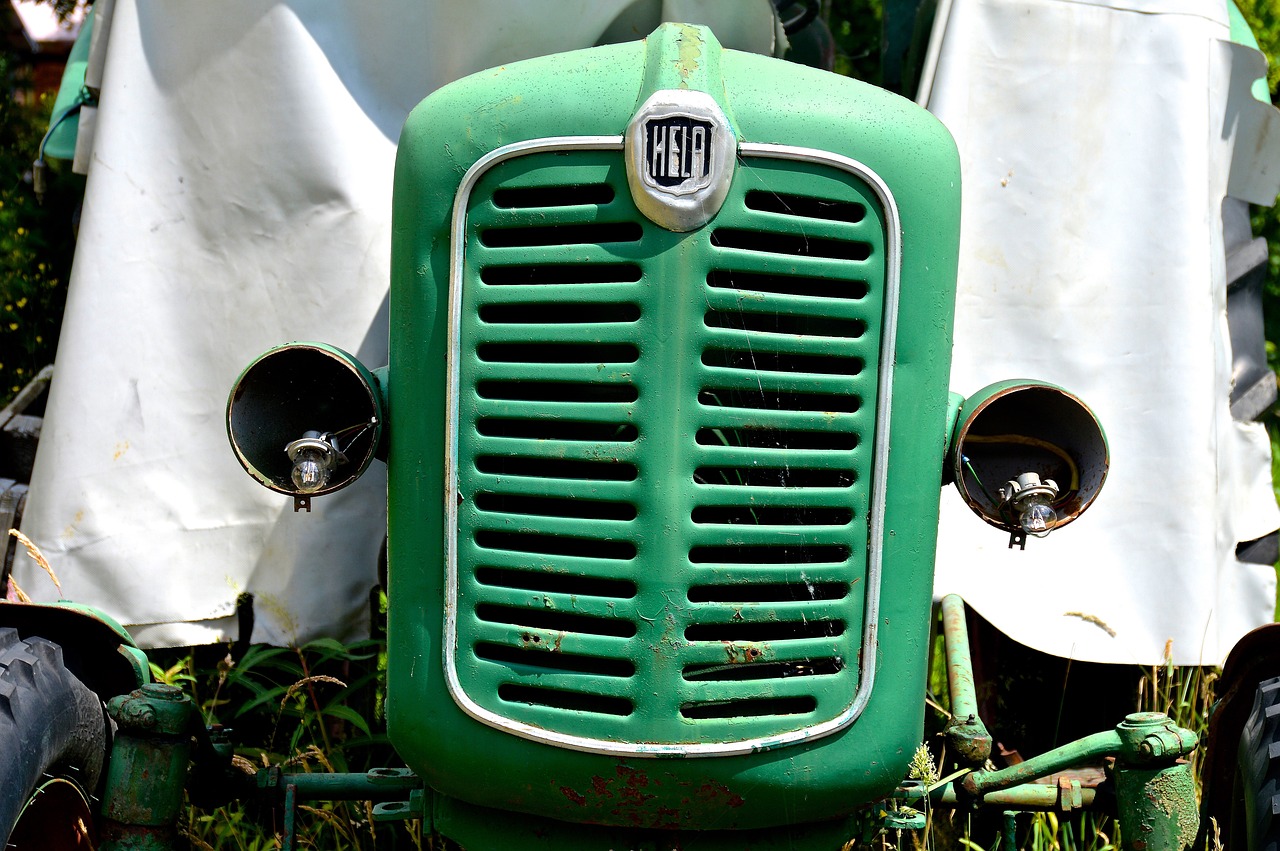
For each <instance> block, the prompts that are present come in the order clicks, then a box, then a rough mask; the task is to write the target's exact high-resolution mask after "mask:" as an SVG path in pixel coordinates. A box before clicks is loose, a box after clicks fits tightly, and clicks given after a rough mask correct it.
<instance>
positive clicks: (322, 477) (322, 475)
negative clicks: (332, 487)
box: [284, 431, 346, 494]
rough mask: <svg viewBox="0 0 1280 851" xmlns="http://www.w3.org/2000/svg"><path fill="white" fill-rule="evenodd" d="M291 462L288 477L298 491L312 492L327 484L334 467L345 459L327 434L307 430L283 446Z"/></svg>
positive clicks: (321, 488)
mask: <svg viewBox="0 0 1280 851" xmlns="http://www.w3.org/2000/svg"><path fill="white" fill-rule="evenodd" d="M284 451H285V452H287V453H288V455H289V460H290V461H292V462H293V470H292V471H291V473H290V478H292V479H293V486H294V487H296V488H297V489H298V492H299V493H303V494H312V493H315V492H317V491H320V490H323V489H324V487H325V485H327V484H329V479H330V477H332V475H333V471H334V469H335V468H336V467H337V466H338V464H340V463H341V462H343V461H345V460H346V459H345V458H344V457H343V456H342V453H341V452H339V451H338V447H337V446H336V445H334V443H333V442H332V441H331V440H330V439H328V435H325V434H322V433H321V432H318V431H308V432H306V433H305V434H303V436H302V437H300V438H298V439H297V440H295V441H293V442H292V443H290V444H289V445H288V446H286V447H285V448H284Z"/></svg>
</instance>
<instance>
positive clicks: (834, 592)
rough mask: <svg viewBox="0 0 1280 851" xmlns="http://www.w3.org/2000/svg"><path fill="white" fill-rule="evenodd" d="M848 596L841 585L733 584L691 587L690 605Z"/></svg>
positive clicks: (819, 583)
mask: <svg viewBox="0 0 1280 851" xmlns="http://www.w3.org/2000/svg"><path fill="white" fill-rule="evenodd" d="M848 595H849V586H848V584H847V583H844V582H734V583H729V584H724V585H694V586H692V587H691V588H690V589H689V594H688V596H689V602H690V603H785V602H794V601H796V600H843V599H844V598H845V597H847V596H848Z"/></svg>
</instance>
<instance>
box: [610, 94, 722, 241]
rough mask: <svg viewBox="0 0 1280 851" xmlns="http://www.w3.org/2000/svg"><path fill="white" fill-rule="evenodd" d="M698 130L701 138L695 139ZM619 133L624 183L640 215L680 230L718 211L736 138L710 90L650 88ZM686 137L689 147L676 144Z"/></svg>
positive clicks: (704, 219) (691, 227)
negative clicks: (623, 134)
mask: <svg viewBox="0 0 1280 851" xmlns="http://www.w3.org/2000/svg"><path fill="white" fill-rule="evenodd" d="M698 131H702V133H704V134H705V135H706V137H707V138H704V139H701V140H699V139H698V136H699V132H698ZM625 139H626V141H625V148H626V156H625V159H626V163H627V183H628V185H629V186H630V187H631V196H632V198H633V199H634V201H635V204H636V207H638V208H639V210H640V212H641V213H643V214H644V215H645V217H646V218H648V219H649V220H650V221H652V222H653V223H654V224H657V225H659V226H661V227H664V228H666V229H667V230H671V231H677V232H679V233H684V232H687V231H691V230H695V229H696V228H700V227H702V226H703V225H705V224H706V223H707V222H709V221H710V220H711V219H712V218H713V217H714V216H715V215H716V213H718V212H720V207H721V206H722V205H723V204H724V200H725V198H726V197H727V196H728V194H729V186H730V184H731V183H732V182H733V171H734V166H735V164H736V154H737V147H738V144H737V138H736V136H735V135H734V132H733V128H732V127H731V126H730V125H729V119H728V118H727V117H726V116H725V114H724V111H723V110H721V109H720V105H719V104H718V103H716V102H715V100H714V99H713V98H712V97H711V96H710V95H708V94H706V93H705V92H695V91H688V90H684V89H664V90H662V91H658V92H654V93H653V94H652V95H650V96H649V99H648V100H646V101H645V102H644V104H643V105H642V106H641V107H640V109H639V110H637V111H636V114H635V115H634V116H633V117H632V119H631V123H630V124H629V125H628V126H627V133H626V137H625ZM686 143H687V144H688V145H690V146H691V147H692V148H693V151H692V152H690V151H689V150H687V149H684V150H682V149H680V148H679V147H677V144H680V145H683V144H686ZM699 143H700V144H699ZM673 150H674V156H673ZM690 154H692V155H690Z"/></svg>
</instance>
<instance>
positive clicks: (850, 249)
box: [521, 228, 871, 260]
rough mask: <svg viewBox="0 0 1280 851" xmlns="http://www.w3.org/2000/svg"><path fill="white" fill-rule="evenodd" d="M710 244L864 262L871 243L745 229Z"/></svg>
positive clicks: (726, 231) (719, 233) (718, 232)
mask: <svg viewBox="0 0 1280 851" xmlns="http://www.w3.org/2000/svg"><path fill="white" fill-rule="evenodd" d="M618 241H621V240H618ZM521 244H524V245H533V244H537V243H521ZM711 244H712V245H714V246H716V247H717V248H736V249H739V250H741V251H754V252H758V253H761V254H785V255H786V256H787V257H822V258H824V259H826V260H866V259H867V258H868V257H870V256H871V244H870V243H867V242H851V241H849V240H844V239H827V238H823V237H809V236H805V235H804V234H802V233H785V232H780V231H767V230H746V229H745V228H716V229H715V230H713V231H712V232H711Z"/></svg>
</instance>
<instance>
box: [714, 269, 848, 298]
mask: <svg viewBox="0 0 1280 851" xmlns="http://www.w3.org/2000/svg"><path fill="white" fill-rule="evenodd" d="M707 285H708V286H711V287H715V288H716V289H721V290H747V291H750V292H759V293H774V294H776V295H794V296H808V297H810V298H841V299H855V300H856V299H861V298H865V297H866V295H867V293H868V292H869V287H868V286H867V283H866V281H851V280H845V279H842V278H807V277H800V276H792V275H767V274H762V273H760V272H735V271H728V270H723V269H713V270H711V272H709V273H708V274H707Z"/></svg>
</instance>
